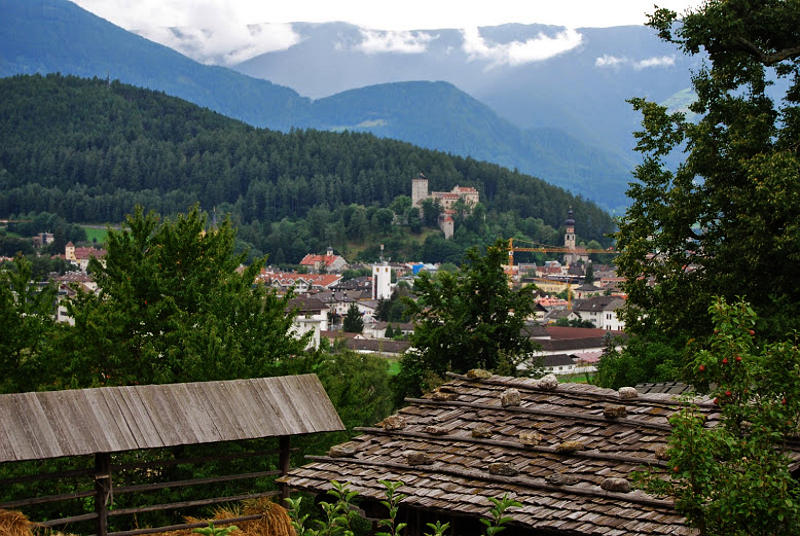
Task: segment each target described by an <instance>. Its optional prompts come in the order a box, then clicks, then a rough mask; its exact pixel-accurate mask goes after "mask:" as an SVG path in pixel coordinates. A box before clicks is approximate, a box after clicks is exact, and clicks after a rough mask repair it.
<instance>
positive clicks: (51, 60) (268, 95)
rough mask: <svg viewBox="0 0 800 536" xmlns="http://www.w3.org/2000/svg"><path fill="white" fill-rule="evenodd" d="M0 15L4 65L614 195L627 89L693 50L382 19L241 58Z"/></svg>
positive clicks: (50, 10)
mask: <svg viewBox="0 0 800 536" xmlns="http://www.w3.org/2000/svg"><path fill="white" fill-rule="evenodd" d="M0 13H2V15H3V16H2V17H1V18H0V76H10V75H14V74H20V73H23V74H30V73H47V72H61V73H65V74H75V75H79V76H88V77H93V76H95V77H100V78H106V77H108V78H110V79H119V80H120V81H123V82H126V83H130V84H134V85H137V86H141V87H146V88H151V89H157V90H160V91H164V92H166V93H168V94H171V95H175V96H178V97H181V98H184V99H186V100H189V101H191V102H194V103H196V104H199V105H201V106H205V107H208V108H210V109H212V110H215V111H218V112H220V113H222V114H224V115H227V116H230V117H233V118H237V119H241V120H243V121H245V122H247V123H250V124H252V125H255V126H262V127H268V128H272V129H277V130H282V131H288V130H289V129H291V128H315V129H323V130H356V131H364V132H371V133H373V134H375V135H377V136H382V137H388V138H396V139H400V140H404V141H408V142H411V143H414V144H416V145H420V146H422V147H425V148H432V149H438V150H442V151H445V152H449V153H453V154H457V155H462V156H470V157H473V158H476V159H479V160H486V161H490V162H495V163H499V164H501V165H504V166H507V167H510V168H515V169H519V170H520V171H523V172H525V173H529V174H532V175H534V176H538V177H541V178H543V179H544V180H546V181H548V182H550V183H552V184H556V185H559V186H562V187H565V188H568V189H569V190H571V191H573V192H575V193H578V194H580V195H583V196H585V197H587V198H590V199H592V200H595V201H597V202H598V203H600V204H601V205H602V206H605V207H606V208H610V209H616V208H621V207H623V206H624V205H625V203H626V199H625V197H624V190H625V188H626V184H627V182H628V180H629V177H630V170H631V169H632V167H633V165H634V162H635V160H634V158H633V156H632V155H631V153H630V148H631V146H632V137H631V134H630V132H631V130H633V129H634V128H635V127H636V121H637V120H636V118H635V117H634V115H633V113H632V112H631V111H630V109H629V106H628V105H627V104H626V103H625V102H624V97H628V96H633V95H645V96H649V97H651V98H654V99H656V100H666V99H673V101H679V100H680V97H681V95H684V94H685V92H684V93H681V91H682V90H684V89H685V88H686V87H687V86H688V68H687V65H686V63H685V61H684V60H683V59H682V58H681V57H679V56H674V54H673V56H669V55H667V52H666V51H665V49H664V47H663V45H660V44H659V43H658V41H657V40H656V39H655V37H654V36H652V35H651V32H650V31H649V30H648V29H646V28H640V27H626V28H616V29H614V28H612V29H603V30H599V29H582V30H579V31H578V32H576V35H578V36H579V39H578V38H576V37H575V36H572V37H570V36H571V34H569V33H565V32H566V30H564V29H560V28H556V27H545V26H536V25H533V26H520V25H506V26H501V27H495V28H480V29H478V30H477V31H478V37H477V39H478V45H479V46H476V45H475V39H476V38H475V35H474V34H471V35H467V33H466V32H464V31H458V30H441V31H437V32H429V33H424V32H414V33H410V34H409V35H410V36H411V37H410V39H411V41H408V39H407V40H406V45H408V46H411V45H414V43H416V42H421V43H423V44H425V48H424V51H423V52H416V53H409V52H407V51H400V50H397V47H395V48H394V49H393V48H392V47H391V46H389V47H386V46H384V47H383V48H381V46H382V45H381V44H380V43H382V42H386V41H387V39H388V40H389V41H390V42H391V39H394V38H395V37H396V36H392V35H389V34H386V33H384V34H381V33H377V34H376V33H374V32H373V33H369V32H368V31H366V30H363V29H360V28H357V27H354V26H351V25H347V24H343V23H330V24H317V25H312V24H300V23H298V24H294V25H292V28H293V30H294V31H296V32H298V33H299V34H300V35H301V38H300V39H299V41H298V42H297V43H296V44H295V45H293V46H291V47H289V48H288V49H286V50H282V51H273V52H269V53H266V54H262V55H259V56H256V57H254V58H250V59H248V60H246V61H244V62H241V63H238V64H235V65H233V66H232V67H233V69H231V68H226V67H221V66H211V65H204V64H201V63H199V62H197V61H194V60H192V59H190V58H188V57H186V56H184V55H182V54H180V53H178V52H176V51H175V50H173V49H171V48H168V47H165V46H163V45H159V44H157V43H154V42H152V41H148V40H147V39H144V38H142V37H141V36H138V35H136V34H134V33H131V32H128V31H126V30H123V29H122V28H119V27H117V26H114V25H113V24H111V23H109V22H107V21H105V20H103V19H101V18H99V17H96V16H94V15H93V14H91V13H89V12H87V11H85V10H83V9H81V8H80V7H78V6H76V5H75V4H72V3H70V2H67V1H66V0H37V1H35V2H31V1H21V0H0ZM173 34H174V35H177V36H180V35H188V34H189V32H173ZM531 36H533V37H531ZM564 36H566V37H564ZM401 37H403V36H401ZM406 37H407V36H406ZM562 37H563V38H564V39H567V40H568V39H570V38H572V39H573V40H575V39H577V40H578V43H577V45H575V46H573V47H572V48H570V49H568V50H565V51H563V52H562V53H560V54H557V55H555V56H553V57H550V58H548V59H544V60H540V61H536V62H530V61H528V62H522V63H519V62H518V63H514V61H516V60H508V61H507V60H505V59H503V58H504V56H503V55H502V51H506V52H508V51H511V50H513V47H514V44H515V43H523V44H525V43H531V42H533V44H534V45H535V44H536V40H537V39H538V40H539V41H542V40H544V42H547V39H550V40H551V41H552V42H556V41H558V39H561V38H562ZM365 40H366V41H367V42H369V43H372V45H371V46H372V47H373V49H375V50H380V51H379V52H376V51H375V50H373V49H369V47H365V45H364V42H365ZM468 40H471V41H470V42H472V45H471V46H472V47H473V48H472V49H468V48H467V47H466V45H465V43H467V41H468ZM178 41H179V40H178ZM400 42H401V43H402V42H403V41H402V40H401V41H400ZM375 43H378V44H377V45H376V44H375ZM409 43H410V45H409ZM172 45H173V46H175V47H176V48H178V49H181V47H180V46H179V43H177V44H176V43H173V44H172ZM551 45H552V43H551ZM404 46H405V45H404ZM375 47H377V49H376V48H375ZM626 47H627V48H626ZM534 48H535V47H534ZM626 50H627V51H626ZM634 50H635V53H634V52H633V51H634ZM476 51H477V52H476ZM493 51H494V52H493ZM497 51H500V52H497ZM508 54H511V55H513V54H512V53H511V52H508ZM517 56H519V54H518V55H517ZM648 61H649V62H650V63H649V64H648V63H647V62H648ZM645 65H646V66H645ZM298 66H302V68H298ZM676 73H677V75H676ZM264 78H269V79H270V80H265V79H264ZM414 80H417V81H414ZM276 82H277V83H276ZM279 84H287V85H290V86H292V87H293V88H295V89H292V88H290V87H286V86H285V85H279ZM296 89H298V90H299V91H300V92H301V93H304V94H306V95H310V96H314V97H317V98H316V99H312V98H310V97H309V96H302V95H301V94H300V93H298V91H296ZM464 90H466V92H465V91H464ZM471 95H474V96H471ZM676 95H677V97H676ZM475 97H478V98H479V99H480V100H478V98H475ZM498 112H499V113H498Z"/></svg>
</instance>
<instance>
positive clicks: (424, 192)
mask: <svg viewBox="0 0 800 536" xmlns="http://www.w3.org/2000/svg"><path fill="white" fill-rule="evenodd" d="M426 199H428V178H427V177H426V176H425V175H424V174H423V173H422V172H421V171H420V172H419V176H418V177H415V178H413V179H411V206H412V207H417V208H419V207H421V206H422V202H423V201H425V200H426Z"/></svg>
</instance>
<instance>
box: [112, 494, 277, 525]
mask: <svg viewBox="0 0 800 536" xmlns="http://www.w3.org/2000/svg"><path fill="white" fill-rule="evenodd" d="M279 494H280V492H279V491H265V492H262V493H250V494H248V495H233V496H230V497H214V498H211V499H198V500H195V501H181V502H174V503H167V504H152V505H150V506H140V507H133V508H119V509H116V510H111V511H110V512H108V515H110V516H122V515H127V514H142V513H144V512H158V511H160V510H175V509H177V508H189V507H192V506H208V505H209V504H219V503H225V502H236V501H244V500H247V499H257V498H259V497H274V496H275V495H279ZM98 536H100V535H99V534H98ZM104 536H105V535H104Z"/></svg>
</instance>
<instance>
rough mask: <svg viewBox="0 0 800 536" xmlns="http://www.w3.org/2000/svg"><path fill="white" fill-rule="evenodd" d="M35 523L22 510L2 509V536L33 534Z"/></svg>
mask: <svg viewBox="0 0 800 536" xmlns="http://www.w3.org/2000/svg"><path fill="white" fill-rule="evenodd" d="M32 527H33V524H32V523H31V522H30V521H28V518H27V517H25V515H24V514H22V513H21V512H15V511H13V510H2V509H0V534H2V536H32V534H33V532H31V528H32Z"/></svg>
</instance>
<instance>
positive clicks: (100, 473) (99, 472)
mask: <svg viewBox="0 0 800 536" xmlns="http://www.w3.org/2000/svg"><path fill="white" fill-rule="evenodd" d="M290 453H291V449H290V446H289V436H281V437H280V438H279V440H278V448H277V449H273V450H265V451H258V452H243V453H237V454H227V455H219V456H202V457H187V458H180V459H164V460H154V461H146V462H135V463H124V464H116V465H113V464H112V463H111V455H110V454H107V453H99V454H95V456H94V468H93V469H74V470H68V471H57V472H49V473H39V474H33V475H24V476H17V477H13V478H7V479H3V480H0V489H4V487H5V486H9V485H11V484H20V483H31V482H36V481H44V480H60V479H65V478H81V477H89V479H91V481H92V482H93V489H85V490H82V491H75V492H71V493H62V494H56V495H44V496H37V497H29V498H24V499H17V500H12V501H6V502H2V503H0V508H4V509H22V510H23V512H24V508H25V507H29V506H36V505H43V504H48V503H57V502H66V501H74V500H76V499H87V498H90V497H93V498H94V511H93V512H86V513H83V514H79V515H72V516H68V517H63V518H59V519H49V520H46V521H42V522H38V523H35V524H36V525H38V526H40V527H61V526H67V525H70V526H72V525H75V524H76V523H85V522H87V521H92V520H94V522H95V523H94V524H95V527H96V529H95V530H96V536H135V535H139V534H152V533H155V532H166V531H172V530H181V529H190V528H197V527H203V526H207V525H208V522H203V523H184V524H179V525H168V526H162V527H152V528H137V529H132V530H123V531H117V532H109V522H108V519H109V517H116V516H135V515H138V514H143V513H147V512H159V511H167V510H183V509H187V508H195V507H200V506H210V505H215V504H224V503H231V502H237V501H243V500H247V499H256V498H260V497H270V496H277V495H281V496H283V497H287V496H288V493H289V490H288V488H287V486H286V485H284V484H282V485H279V486H278V489H277V490H271V491H264V492H258V493H247V494H237V495H227V496H220V497H212V498H202V499H193V500H185V501H179V502H170V503H163V504H150V505H146V506H134V507H126V508H112V501H111V499H112V497H115V496H118V495H124V494H131V493H146V492H153V491H159V490H165V489H174V488H187V487H191V486H208V485H213V484H221V483H225V482H235V481H245V480H255V479H258V478H264V477H276V476H280V475H285V474H286V473H287V472H288V471H289V468H290ZM276 454H277V456H278V469H277V470H272V471H254V472H247V473H236V474H227V475H219V476H206V477H201V478H191V479H182V480H172V481H165V482H152V483H145V484H133V485H127V486H120V487H114V485H113V482H114V473H115V471H116V472H120V471H124V470H131V469H145V470H148V469H154V468H162V467H167V466H170V465H178V464H192V465H194V464H199V463H204V462H219V461H234V460H244V459H247V458H253V457H267V456H275V455H276ZM259 517H260V514H259V515H247V516H239V517H233V518H230V519H225V520H219V521H212V523H214V524H229V523H236V522H240V521H245V520H251V519H257V518H259Z"/></svg>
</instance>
